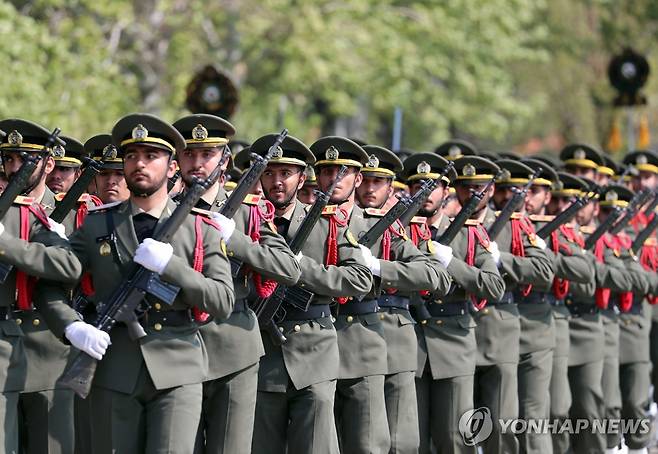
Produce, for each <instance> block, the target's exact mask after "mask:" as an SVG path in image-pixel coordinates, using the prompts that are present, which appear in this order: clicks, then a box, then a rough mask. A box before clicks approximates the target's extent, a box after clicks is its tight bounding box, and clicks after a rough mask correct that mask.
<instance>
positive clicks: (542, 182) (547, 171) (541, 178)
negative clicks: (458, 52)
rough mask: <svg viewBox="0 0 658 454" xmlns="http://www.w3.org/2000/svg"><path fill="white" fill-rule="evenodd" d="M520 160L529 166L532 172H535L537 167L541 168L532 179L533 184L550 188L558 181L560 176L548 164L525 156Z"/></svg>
mask: <svg viewBox="0 0 658 454" xmlns="http://www.w3.org/2000/svg"><path fill="white" fill-rule="evenodd" d="M521 162H522V163H523V164H525V165H527V166H528V167H530V168H531V169H532V171H533V172H536V171H537V169H541V171H540V172H539V175H538V176H537V178H535V179H534V180H532V185H533V186H547V187H549V188H551V187H553V185H554V184H556V183H557V182H558V181H560V177H558V175H557V172H556V171H555V170H553V168H552V167H551V166H550V165H548V164H547V163H545V162H543V161H540V160H538V159H532V158H527V159H523V160H522V161H521Z"/></svg>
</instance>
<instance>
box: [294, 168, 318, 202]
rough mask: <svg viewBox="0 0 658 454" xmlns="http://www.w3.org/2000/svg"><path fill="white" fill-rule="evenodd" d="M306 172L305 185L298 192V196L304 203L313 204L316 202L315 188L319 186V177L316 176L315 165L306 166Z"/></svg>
mask: <svg viewBox="0 0 658 454" xmlns="http://www.w3.org/2000/svg"><path fill="white" fill-rule="evenodd" d="M304 173H305V174H306V179H305V180H304V185H303V186H302V188H301V189H300V190H299V192H298V193H297V198H298V199H299V201H300V202H302V203H305V204H307V205H313V203H315V190H316V189H317V188H318V179H317V178H316V177H315V170H313V166H308V167H306V170H304Z"/></svg>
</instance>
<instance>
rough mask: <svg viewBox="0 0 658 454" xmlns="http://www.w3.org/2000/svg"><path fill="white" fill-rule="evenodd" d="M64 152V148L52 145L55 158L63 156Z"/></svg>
mask: <svg viewBox="0 0 658 454" xmlns="http://www.w3.org/2000/svg"><path fill="white" fill-rule="evenodd" d="M65 154H66V150H64V147H63V146H61V145H59V144H57V145H55V146H54V147H53V156H54V157H56V158H63V157H64V155H65Z"/></svg>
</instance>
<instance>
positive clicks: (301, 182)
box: [297, 171, 306, 191]
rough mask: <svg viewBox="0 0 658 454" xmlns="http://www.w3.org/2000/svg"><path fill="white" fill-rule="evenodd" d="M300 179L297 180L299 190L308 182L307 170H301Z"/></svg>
mask: <svg viewBox="0 0 658 454" xmlns="http://www.w3.org/2000/svg"><path fill="white" fill-rule="evenodd" d="M299 174H300V175H299V181H298V182H297V190H298V191H299V190H300V189H301V188H302V187H303V186H304V183H305V182H306V172H304V171H302V172H299Z"/></svg>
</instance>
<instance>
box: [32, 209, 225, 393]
mask: <svg viewBox="0 0 658 454" xmlns="http://www.w3.org/2000/svg"><path fill="white" fill-rule="evenodd" d="M110 205H111V204H110ZM175 208H176V204H175V203H174V202H173V201H172V200H169V201H168V203H167V206H166V207H165V210H164V212H163V213H162V215H161V216H160V219H159V221H158V225H160V224H161V223H163V222H164V221H165V220H166V219H167V218H168V217H169V216H170V215H171V213H172V212H173V211H174V210H175ZM131 213H132V208H131V203H130V201H126V202H122V203H119V204H117V205H114V206H105V207H104V208H101V209H99V210H94V211H92V212H90V213H89V215H88V216H87V218H86V219H85V222H84V224H83V225H82V227H81V228H80V229H79V230H77V231H76V232H75V233H74V234H73V235H72V236H71V238H70V242H71V246H72V248H73V251H74V253H75V255H74V256H73V257H72V260H71V266H72V267H73V266H80V264H81V265H82V268H83V269H85V270H88V271H90V272H91V274H92V276H93V283H94V288H95V291H96V298H95V300H96V301H101V302H102V301H104V300H105V299H106V298H109V297H110V295H111V294H112V292H113V291H114V290H115V288H116V285H117V284H118V283H119V282H120V281H121V280H122V279H125V278H126V277H127V276H126V273H127V272H128V271H129V270H130V269H131V268H132V266H133V264H134V262H133V261H132V257H133V255H134V252H135V249H136V248H137V245H138V242H137V237H136V235H135V229H134V226H133V221H132V216H131ZM108 216H112V218H113V223H114V226H115V230H114V233H115V238H116V241H114V242H112V240H111V236H110V235H111V232H108ZM156 228H157V227H156ZM202 234H203V247H204V260H203V273H199V272H196V271H194V270H193V268H192V264H193V257H194V246H195V239H196V235H195V216H193V215H190V216H188V218H187V219H186V220H185V222H184V223H183V225H182V226H181V228H180V229H179V230H178V232H177V233H176V235H174V238H173V239H172V241H171V245H172V246H173V249H174V255H173V257H172V258H171V260H170V261H169V263H168V264H167V267H166V268H165V269H164V271H163V273H162V275H161V276H160V277H161V278H162V280H163V281H165V282H169V283H172V284H175V285H178V286H180V287H181V290H180V292H179V293H178V296H177V297H176V299H175V301H174V302H173V304H172V305H171V306H170V307H164V306H161V307H160V308H159V309H158V307H159V306H160V305H154V308H153V309H151V311H155V312H158V311H163V312H164V311H167V310H179V311H180V310H187V309H190V308H191V307H193V306H196V307H198V308H200V309H201V310H203V311H205V312H208V313H209V314H210V315H212V316H214V317H217V318H220V319H224V318H227V317H228V316H229V315H230V313H231V311H232V310H233V303H234V294H233V284H232V281H231V273H230V266H229V262H228V259H227V258H226V256H225V255H224V253H223V252H222V250H221V248H220V245H221V243H222V242H221V239H220V236H219V232H218V231H217V230H216V229H215V228H214V227H211V226H208V225H206V224H205V223H202ZM106 241H107V242H110V243H111V244H112V243H113V246H112V249H113V250H112V253H111V254H107V253H106V251H107V248H106V247H104V246H106V245H104V244H102V243H104V242H106ZM99 244H100V246H99ZM117 257H118V258H117ZM42 313H43V314H44V316H45V317H46V318H47V320H48V324H49V326H50V327H51V329H52V330H53V331H54V333H55V334H56V335H57V336H60V337H61V336H62V335H63V332H64V328H65V327H66V326H67V325H68V324H69V323H71V322H73V321H74V320H77V319H78V315H77V314H76V313H75V312H74V311H73V310H72V309H70V308H69V307H68V306H66V305H64V304H58V302H57V301H51V302H49V303H48V304H46V305H45V306H44V308H42ZM157 328H158V327H157V326H155V325H154V326H150V325H148V326H146V327H145V330H146V333H147V336H146V337H144V338H142V339H140V340H137V341H134V340H131V339H130V337H129V336H128V333H127V329H126V328H125V327H123V326H121V325H119V326H116V327H115V328H114V329H113V330H112V331H111V333H110V335H111V340H112V345H111V346H110V347H109V348H108V350H107V352H106V354H105V356H104V357H103V360H102V361H101V362H100V363H99V365H98V370H97V371H96V376H95V379H94V385H95V386H100V387H103V388H107V389H111V390H114V391H118V392H123V393H131V392H132V391H133V389H134V388H135V385H136V384H137V379H138V376H139V372H140V369H141V368H142V367H143V366H145V367H146V369H147V370H148V372H149V375H150V377H151V379H152V380H153V383H154V385H155V387H156V389H166V388H171V387H174V386H179V385H184V384H192V383H201V382H202V381H203V380H204V379H205V377H206V376H207V368H208V367H207V366H208V356H207V355H208V352H207V350H206V347H205V345H204V343H203V340H202V339H201V335H200V334H199V330H198V326H197V325H196V324H195V323H193V322H190V323H189V324H185V325H182V326H177V327H170V326H164V327H162V328H161V329H159V330H158V329H157Z"/></svg>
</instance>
